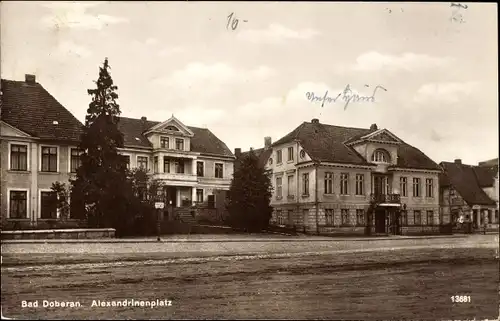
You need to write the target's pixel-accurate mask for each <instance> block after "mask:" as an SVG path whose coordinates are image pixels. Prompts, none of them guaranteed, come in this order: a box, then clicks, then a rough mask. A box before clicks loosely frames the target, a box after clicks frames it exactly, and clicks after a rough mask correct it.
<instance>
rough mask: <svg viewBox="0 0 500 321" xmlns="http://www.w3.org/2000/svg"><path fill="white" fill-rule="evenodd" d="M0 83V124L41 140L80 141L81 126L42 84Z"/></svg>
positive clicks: (10, 81)
mask: <svg viewBox="0 0 500 321" xmlns="http://www.w3.org/2000/svg"><path fill="white" fill-rule="evenodd" d="M1 82H2V86H1V88H2V97H1V99H2V114H1V116H0V117H1V120H2V121H4V122H6V123H7V124H9V125H11V126H13V127H15V128H17V129H19V130H21V131H23V132H25V133H27V134H29V135H31V136H34V137H38V138H40V139H48V140H58V141H71V142H77V141H79V140H80V135H81V133H82V131H83V129H82V127H83V124H82V123H81V122H80V121H79V120H78V119H76V118H75V116H73V114H72V113H71V112H70V111H69V110H67V109H66V108H65V107H64V106H63V105H61V104H60V103H59V102H58V101H57V100H56V99H55V98H54V97H53V96H52V95H51V94H50V93H49V92H48V91H47V90H45V88H43V86H42V85H40V84H39V83H37V82H34V83H26V82H24V81H13V80H5V79H2V80H1ZM54 121H57V124H54V123H53V122H54Z"/></svg>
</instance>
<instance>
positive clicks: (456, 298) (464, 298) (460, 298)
mask: <svg viewBox="0 0 500 321" xmlns="http://www.w3.org/2000/svg"><path fill="white" fill-rule="evenodd" d="M451 302H454V303H470V302H471V300H470V295H453V296H451Z"/></svg>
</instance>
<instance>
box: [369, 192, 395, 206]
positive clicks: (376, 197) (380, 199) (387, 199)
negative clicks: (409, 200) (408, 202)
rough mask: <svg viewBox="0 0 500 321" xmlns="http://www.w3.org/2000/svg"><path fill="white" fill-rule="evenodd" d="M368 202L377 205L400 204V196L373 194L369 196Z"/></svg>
mask: <svg viewBox="0 0 500 321" xmlns="http://www.w3.org/2000/svg"><path fill="white" fill-rule="evenodd" d="M370 201H372V202H375V203H377V204H381V203H387V204H400V203H401V195H399V194H374V193H372V194H371V195H370Z"/></svg>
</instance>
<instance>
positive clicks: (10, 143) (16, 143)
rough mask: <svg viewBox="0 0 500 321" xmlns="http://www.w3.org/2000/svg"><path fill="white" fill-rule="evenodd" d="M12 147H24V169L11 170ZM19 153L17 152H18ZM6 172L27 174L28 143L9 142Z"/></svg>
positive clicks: (28, 164) (28, 161) (28, 162)
mask: <svg viewBox="0 0 500 321" xmlns="http://www.w3.org/2000/svg"><path fill="white" fill-rule="evenodd" d="M13 146H24V147H26V169H13V168H12V163H13V161H12V147H13ZM18 153H19V152H18ZM7 155H8V158H9V159H8V166H7V168H8V170H10V171H15V172H28V171H29V170H30V144H29V143H23V142H9V144H8V152H7Z"/></svg>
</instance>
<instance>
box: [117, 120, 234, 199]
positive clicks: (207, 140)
mask: <svg viewBox="0 0 500 321" xmlns="http://www.w3.org/2000/svg"><path fill="white" fill-rule="evenodd" d="M118 127H119V129H120V131H121V132H122V133H123V135H124V148H123V149H121V150H120V153H121V154H122V155H124V156H125V157H127V159H128V163H129V167H130V168H138V167H142V168H145V169H147V170H148V172H149V173H150V175H151V176H152V178H153V179H157V180H159V181H161V182H162V183H163V184H164V185H165V190H164V192H165V196H166V202H167V204H168V205H171V206H172V207H174V208H175V207H189V206H192V205H194V204H200V203H207V202H208V201H209V199H211V200H212V201H213V202H218V203H220V201H223V199H217V198H222V197H217V196H216V195H222V194H219V193H218V192H219V191H227V190H229V187H230V185H231V179H232V178H233V172H234V160H235V156H234V155H233V153H232V152H231V151H230V150H229V148H228V147H227V146H226V144H225V143H224V142H223V141H221V140H220V139H219V138H217V137H216V136H215V135H214V134H213V133H212V132H211V131H210V130H209V129H206V128H198V127H190V126H186V125H184V124H183V123H182V122H181V121H180V120H178V119H177V118H176V117H174V116H173V115H172V117H171V118H169V119H168V120H166V121H163V122H157V121H149V120H147V118H146V117H142V118H141V119H134V118H125V117H121V118H120V122H119V126H118Z"/></svg>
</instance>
